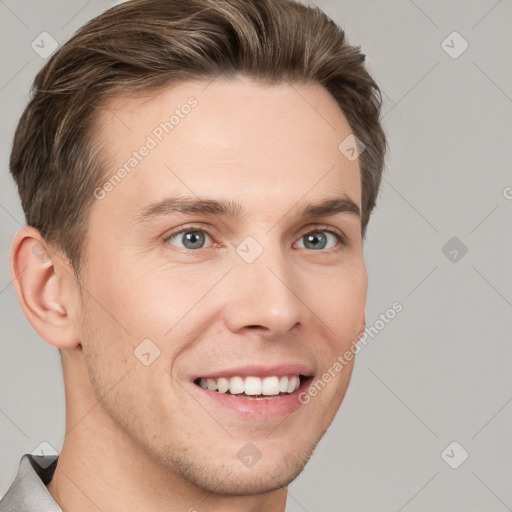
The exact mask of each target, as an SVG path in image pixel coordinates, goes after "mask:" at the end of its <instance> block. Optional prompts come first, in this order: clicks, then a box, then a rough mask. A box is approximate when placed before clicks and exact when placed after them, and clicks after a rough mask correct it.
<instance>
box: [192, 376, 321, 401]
mask: <svg viewBox="0 0 512 512" xmlns="http://www.w3.org/2000/svg"><path fill="white" fill-rule="evenodd" d="M312 378H313V376H306V375H302V374H299V375H283V376H277V375H274V376H269V377H258V376H247V377H242V376H234V377H219V378H217V379H210V378H208V379H205V378H202V377H198V378H197V379H195V380H194V384H196V385H197V386H200V387H202V388H204V389H208V390H209V391H213V392H216V393H222V394H225V395H234V396H238V397H240V398H246V399H247V400H271V399H274V398H279V397H284V396H288V395H291V394H292V393H295V392H296V391H297V390H298V389H300V388H301V387H303V386H304V385H306V384H307V385H309V382H310V381H311V379H312Z"/></svg>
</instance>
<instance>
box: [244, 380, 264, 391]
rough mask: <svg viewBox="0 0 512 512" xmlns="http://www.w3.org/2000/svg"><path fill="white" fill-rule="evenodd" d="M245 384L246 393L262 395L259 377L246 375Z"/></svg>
mask: <svg viewBox="0 0 512 512" xmlns="http://www.w3.org/2000/svg"><path fill="white" fill-rule="evenodd" d="M244 384H245V385H244V391H245V394H246V395H261V379H260V378H259V377H245V383H244Z"/></svg>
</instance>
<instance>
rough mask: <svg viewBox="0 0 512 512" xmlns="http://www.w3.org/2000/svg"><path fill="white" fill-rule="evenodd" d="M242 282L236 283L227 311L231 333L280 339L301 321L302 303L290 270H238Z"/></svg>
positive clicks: (264, 267) (258, 268) (263, 268)
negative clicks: (247, 333) (241, 276)
mask: <svg viewBox="0 0 512 512" xmlns="http://www.w3.org/2000/svg"><path fill="white" fill-rule="evenodd" d="M237 270H239V271H240V272H241V273H242V275H243V279H241V280H240V281H238V280H237V282H236V286H235V290H236V291H235V292H234V293H232V294H230V301H229V303H228V304H227V305H226V307H225V310H224V316H225V321H226V324H227V326H228V327H229V329H230V330H231V331H232V332H238V333H239V332H240V331H241V330H244V329H246V330H248V331H251V332H255V331H258V330H259V331H261V334H263V335H264V336H265V337H266V338H272V339H274V338H278V337H280V336H283V335H284V334H285V333H286V332H287V331H289V330H290V329H292V328H293V327H294V326H295V325H296V324H297V323H299V321H300V314H301V301H300V300H299V299H298V297H297V294H296V292H295V291H294V289H293V288H294V286H297V281H298V280H297V279H295V278H294V276H293V274H292V273H291V272H290V270H289V268H288V271H286V270H285V271H284V272H283V271H282V270H281V271H280V272H279V273H278V272H276V270H274V269H272V268H270V266H268V265H266V264H263V265H259V266H251V270H250V271H249V272H248V271H247V269H244V268H242V269H237Z"/></svg>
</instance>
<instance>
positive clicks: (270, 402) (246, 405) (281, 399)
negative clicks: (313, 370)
mask: <svg viewBox="0 0 512 512" xmlns="http://www.w3.org/2000/svg"><path fill="white" fill-rule="evenodd" d="M312 380H313V377H308V378H307V379H305V380H304V382H302V383H301V385H300V387H299V388H298V389H296V390H295V391H294V392H293V393H290V394H288V395H279V396H276V397H274V398H262V399H261V400H258V399H250V398H242V396H240V395H231V394H228V393H219V392H218V391H212V390H210V389H207V388H203V387H201V386H198V385H197V384H194V383H193V382H192V383H191V384H192V386H193V387H194V388H195V389H196V390H197V391H198V392H199V393H200V395H201V397H203V398H204V399H206V400H211V401H212V402H213V403H214V404H215V405H217V406H220V407H223V408H224V409H227V410H230V411H232V412H233V413H235V414H236V415H238V416H240V417H243V418H251V419H266V420H268V419H277V418H282V417H284V416H287V415H288V414H291V413H292V412H295V411H296V410H297V409H299V407H300V406H301V405H302V403H301V402H300V401H299V395H300V394H301V393H303V392H304V391H306V390H307V388H308V387H309V385H310V384H311V382H312Z"/></svg>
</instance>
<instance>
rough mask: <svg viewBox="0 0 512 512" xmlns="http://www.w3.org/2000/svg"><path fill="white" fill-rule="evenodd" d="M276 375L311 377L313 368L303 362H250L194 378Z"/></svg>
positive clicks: (194, 378) (193, 378)
mask: <svg viewBox="0 0 512 512" xmlns="http://www.w3.org/2000/svg"><path fill="white" fill-rule="evenodd" d="M273 375H276V376H278V377H282V376H285V375H304V376H306V377H310V376H312V375H313V370H312V369H311V367H310V366H308V365H306V364H302V363H287V364H277V365H272V366H268V365H259V364H249V365H245V366H237V367H233V368H225V369H223V370H215V371H212V372H207V373H202V374H200V375H195V376H194V377H192V380H193V381H194V380H196V379H198V378H199V377H203V378H204V379H218V378H219V377H236V376H240V377H249V376H255V377H271V376H273Z"/></svg>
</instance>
